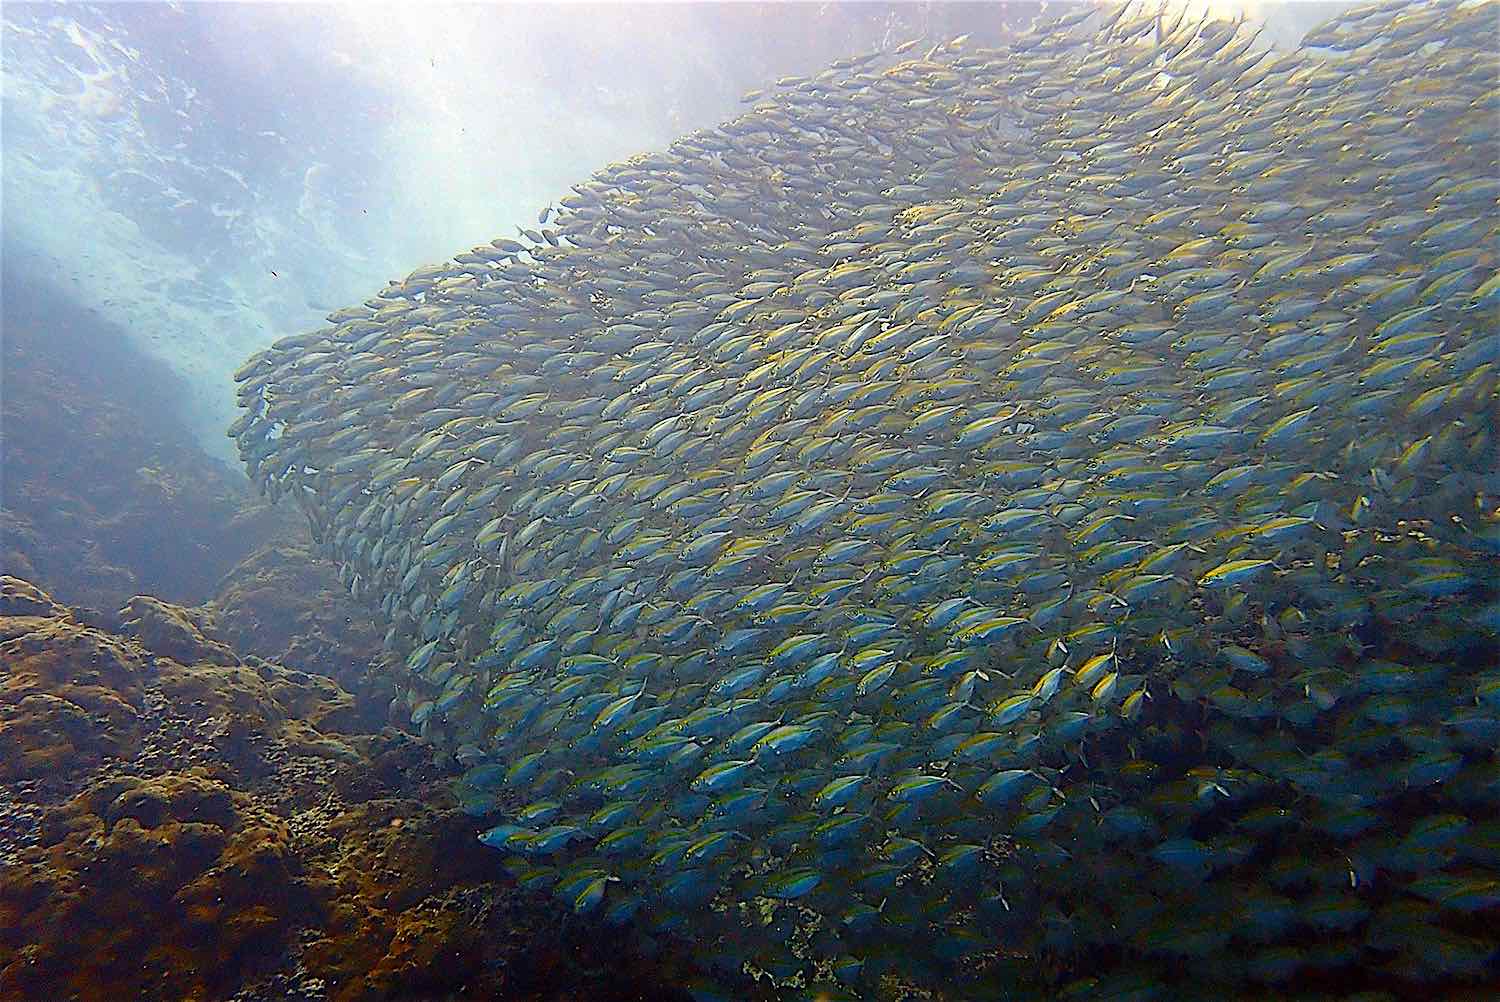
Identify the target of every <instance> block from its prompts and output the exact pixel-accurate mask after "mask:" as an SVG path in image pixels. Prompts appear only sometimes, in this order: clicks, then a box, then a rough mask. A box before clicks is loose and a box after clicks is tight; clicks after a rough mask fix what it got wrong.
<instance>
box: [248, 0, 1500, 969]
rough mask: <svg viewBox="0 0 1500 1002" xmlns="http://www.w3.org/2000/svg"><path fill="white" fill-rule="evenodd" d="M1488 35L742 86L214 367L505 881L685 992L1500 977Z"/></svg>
mask: <svg viewBox="0 0 1500 1002" xmlns="http://www.w3.org/2000/svg"><path fill="white" fill-rule="evenodd" d="M1494 17H1495V6H1494V4H1493V3H1491V2H1479V3H1473V2H1462V3H1456V2H1450V0H1441V2H1437V3H1431V4H1422V5H1415V4H1404V3H1391V2H1376V3H1372V4H1367V5H1364V6H1359V7H1354V8H1351V9H1350V10H1347V11H1345V12H1344V13H1342V14H1340V15H1338V16H1337V17H1335V18H1334V19H1333V20H1331V21H1330V22H1328V23H1327V24H1325V25H1323V26H1322V27H1319V28H1317V29H1315V30H1314V31H1312V32H1311V33H1309V35H1308V37H1307V38H1306V39H1305V40H1304V43H1303V45H1302V46H1301V47H1299V48H1296V49H1294V50H1291V51H1276V50H1273V49H1270V48H1268V46H1267V44H1266V43H1264V42H1263V41H1261V40H1260V38H1259V36H1258V33H1257V30H1256V28H1255V27H1254V26H1253V25H1250V24H1247V23H1243V22H1242V21H1225V20H1215V19H1212V18H1210V17H1207V16H1204V17H1198V16H1190V15H1187V14H1184V13H1183V12H1182V11H1181V10H1180V9H1176V10H1174V9H1165V8H1164V9H1158V8H1157V6H1156V5H1152V4H1125V5H1122V6H1115V7H1101V8H1095V7H1080V8H1076V9H1070V10H1067V11H1065V12H1063V13H1062V14H1060V15H1058V16H1053V15H1050V14H1045V13H1044V15H1043V16H1042V19H1041V20H1040V21H1038V23H1036V24H1035V25H1033V26H1032V27H1031V28H1030V29H1028V30H1026V31H1024V32H1022V33H1020V34H1018V35H1016V36H1014V37H1012V38H1010V40H1009V41H1008V42H1006V43H1005V44H1004V45H1002V46H1000V47H997V48H984V49H980V48H971V47H969V46H968V45H965V44H963V42H962V41H960V40H954V41H952V42H945V43H939V44H937V45H933V46H931V47H930V48H928V49H927V50H926V51H925V54H923V53H920V52H919V51H918V49H917V48H916V47H911V48H907V47H904V46H903V47H899V48H897V49H896V50H893V51H891V52H882V53H873V54H869V55H868V56H864V57H860V58H858V59H856V60H854V61H853V62H847V63H846V64H845V65H843V66H841V67H835V68H832V69H830V70H828V71H826V72H824V73H821V74H818V75H816V76H812V77H806V78H796V79H786V80H783V81H780V82H779V83H778V84H777V85H776V86H775V87H774V88H771V89H769V90H768V91H767V92H766V93H765V95H763V96H761V97H758V98H755V99H753V103H751V104H750V107H749V109H748V110H747V111H746V112H745V113H744V114H743V115H742V116H741V117H739V118H737V119H734V120H732V121H729V122H726V123H724V124H722V125H720V126H718V127H716V128H714V129H709V130H705V131H702V132H699V133H694V134H692V135H689V136H686V137H684V138H682V139H680V140H678V141H677V142H675V143H673V144H672V145H671V146H669V147H668V148H667V149H666V150H664V151H661V152H658V153H651V154H646V155H642V156H639V157H635V158H633V159H631V160H628V161H625V162H622V163H619V164H615V165H612V166H609V167H607V168H605V169H603V170H601V171H599V172H598V173H596V174H595V175H594V176H593V177H592V178H590V179H589V180H588V181H586V182H584V183H581V184H578V185H576V186H575V187H574V189H573V192H572V193H571V194H569V195H567V196H565V197H563V198H561V199H559V200H557V201H556V203H555V204H554V205H553V206H552V208H551V222H550V223H548V224H547V225H548V226H549V227H550V229H549V230H548V231H547V233H548V234H551V235H552V238H550V239H547V240H545V241H541V240H537V239H535V238H534V237H528V238H527V241H526V242H523V241H520V240H513V239H509V238H506V239H502V240H497V241H495V243H494V245H493V246H490V247H481V248H475V249H474V251H473V254H474V255H475V256H476V259H471V260H467V261H466V262H464V263H460V262H458V261H456V260H455V261H453V262H448V263H444V264H441V265H434V266H432V267H430V268H426V269H420V270H419V271H417V272H414V273H413V274H412V275H411V276H409V277H408V278H406V279H405V280H402V281H398V282H394V283H392V284H391V285H390V286H389V287H387V288H386V289H384V290H382V291H381V292H380V294H379V295H378V296H376V297H375V298H373V299H371V300H369V301H368V302H366V303H365V304H363V305H362V306H359V307H353V308H351V309H350V310H346V311H341V312H340V314H339V315H338V318H337V319H333V318H331V319H330V322H329V326H327V327H324V328H320V329H318V330H316V331H311V332H308V333H305V334H298V335H294V336H291V337H287V338H283V339H282V340H281V341H279V342H277V343H276V344H275V345H274V346H273V347H272V348H271V349H269V350H267V351H265V352H262V353H260V354H258V355H256V356H255V357H253V358H252V359H251V360H250V361H249V362H247V363H246V364H245V366H244V367H243V368H242V369H241V370H240V372H239V373H238V374H237V378H238V379H239V382H240V400H241V403H242V406H243V407H244V409H245V416H244V417H243V418H242V419H241V421H240V422H238V423H237V425H236V429H235V437H236V441H237V444H238V447H239V451H240V455H241V457H242V458H243V460H244V463H245V466H246V469H247V470H248V471H249V473H250V474H251V476H252V477H253V478H254V479H256V480H257V482H259V483H260V484H261V485H262V487H263V488H264V490H265V491H266V492H267V493H268V494H269V495H270V496H272V497H273V498H274V497H288V498H290V499H291V501H292V503H293V504H295V505H297V506H298V507H299V508H300V509H301V510H302V511H303V512H305V514H306V515H307V517H308V520H309V522H310V524H311V526H312V528H313V532H314V534H315V536H316V538H317V539H318V540H319V541H320V543H321V545H322V546H323V548H324V550H325V552H326V553H327V555H328V556H329V558H330V559H332V560H334V561H337V562H338V564H339V566H340V568H341V570H342V580H345V581H346V582H347V583H348V586H349V588H350V590H351V592H352V593H353V594H355V595H356V596H360V597H362V598H364V599H366V600H367V601H368V602H369V603H370V604H371V605H372V606H378V607H379V610H380V613H381V615H382V616H383V617H384V623H385V624H386V626H387V629H388V632H387V634H386V649H387V652H388V658H389V661H390V664H391V670H392V671H393V672H396V673H398V674H399V675H400V676H401V678H402V684H403V687H404V690H403V691H404V696H403V698H402V702H401V704H400V705H399V710H400V712H401V713H402V714H403V715H405V716H407V717H408V718H409V719H410V720H411V722H412V723H413V725H414V726H416V727H417V728H418V729H419V730H420V732H421V733H422V735H423V736H424V737H426V738H427V739H429V740H430V741H431V742H432V743H433V744H434V745H435V746H437V747H439V748H455V747H458V746H465V747H471V748H477V749H479V750H481V753H482V756H483V762H481V763H478V764H473V765H471V766H470V772H469V776H470V777H471V778H470V779H469V780H468V781H467V787H468V789H470V790H471V791H472V792H473V798H472V799H474V800H475V801H476V804H475V806H476V809H478V810H482V811H485V812H487V814H488V815H490V816H492V817H493V827H491V828H490V829H489V830H488V831H487V833H486V835H485V839H486V841H487V842H488V843H489V844H491V845H493V846H495V847H496V849H497V850H498V851H497V854H496V865H497V866H505V867H507V868H509V869H510V870H511V871H512V872H513V873H516V874H522V875H524V877H523V879H524V880H525V881H528V882H534V885H535V886H540V887H547V888H550V889H552V890H553V891H554V892H555V893H556V894H557V896H558V899H559V907H560V908H566V909H570V910H572V911H576V912H580V913H584V912H587V913H592V912H595V911H596V910H598V911H599V912H600V913H601V914H603V915H605V916H606V917H609V916H618V918H619V920H620V921H624V920H625V919H626V918H628V917H630V916H634V919H633V920H634V921H639V922H645V923H648V924H651V923H655V924H657V925H659V926H660V927H661V928H663V929H666V930H669V931H672V932H675V933H677V934H680V935H685V936H689V937H691V938H692V939H693V940H694V942H695V944H696V945H697V948H696V952H697V953H698V954H699V955H701V956H705V957H710V958H713V964H714V965H715V966H716V967H717V968H718V971H719V973H720V974H722V975H723V976H724V977H725V978H726V979H728V980H729V981H734V980H735V979H738V978H740V977H742V976H746V975H748V976H751V977H753V978H756V979H758V981H759V983H760V984H761V986H762V987H763V988H765V989H767V990H773V991H774V990H780V989H785V990H786V992H788V993H791V992H792V991H793V990H794V987H795V986H799V985H806V984H815V985H817V986H819V987H820V988H822V987H827V988H828V989H829V990H830V991H832V992H834V993H835V995H836V994H837V993H839V992H843V991H844V990H845V986H848V987H849V990H853V991H856V992H857V993H862V994H869V993H871V992H873V988H872V987H871V986H873V985H875V984H877V983H878V982H879V981H880V979H881V978H882V977H884V976H886V975H891V976H897V977H900V978H903V979H906V980H908V981H910V982H914V983H918V984H927V985H952V984H955V983H957V982H958V981H960V980H961V979H977V980H978V981H981V982H982V980H983V979H984V978H1003V977H1005V976H1006V971H1007V970H1008V969H1009V968H1008V965H1009V964H1010V962H1012V961H1015V962H1018V963H1023V965H1024V966H1026V967H1027V968H1028V972H1029V973H1028V975H1027V976H1028V977H1034V978H1039V979H1047V978H1051V979H1054V981H1055V983H1051V984H1049V985H1048V987H1049V989H1050V990H1052V991H1053V992H1056V993H1061V995H1063V996H1068V997H1072V996H1074V995H1076V996H1078V997H1092V995H1091V993H1098V994H1100V995H1104V996H1107V995H1108V994H1109V993H1110V992H1111V991H1126V990H1128V989H1130V986H1132V985H1137V984H1139V990H1140V991H1141V992H1142V993H1143V994H1148V993H1149V989H1151V988H1152V987H1153V986H1156V985H1158V984H1159V985H1162V986H1167V985H1171V986H1174V987H1173V988H1172V990H1173V991H1177V992H1178V993H1179V994H1180V993H1181V992H1182V991H1185V990H1187V989H1186V988H1185V986H1188V985H1190V986H1191V992H1192V993H1194V994H1197V995H1205V996H1208V997H1226V996H1229V995H1234V994H1249V995H1255V994H1257V993H1260V994H1264V993H1267V992H1277V991H1282V990H1286V989H1289V988H1297V987H1306V986H1307V985H1309V984H1311V985H1325V984H1327V983H1328V980H1327V979H1329V978H1337V979H1341V980H1340V982H1339V983H1341V984H1349V985H1365V986H1369V985H1372V984H1375V983H1377V982H1375V981H1373V980H1372V979H1373V977H1374V975H1373V974H1371V973H1370V972H1373V971H1377V970H1383V969H1386V968H1388V967H1399V968H1401V970H1402V971H1403V974H1402V977H1404V978H1407V979H1409V980H1411V981H1413V982H1418V983H1424V982H1426V983H1433V984H1437V983H1460V982H1464V981H1466V980H1478V979H1481V978H1483V977H1485V976H1486V975H1487V974H1488V975H1489V976H1491V977H1493V975H1494V973H1495V969H1494V964H1495V954H1496V943H1495V941H1494V937H1493V934H1492V933H1491V934H1490V936H1489V937H1488V938H1485V937H1484V935H1483V934H1481V933H1479V932H1476V929H1477V928H1478V927H1477V926H1476V925H1475V924H1474V923H1473V922H1471V921H1469V919H1468V918H1467V917H1468V916H1471V915H1473V914H1474V913H1475V912H1485V914H1486V916H1487V917H1488V918H1490V919H1493V918H1494V917H1495V916H1494V913H1493V910H1494V908H1495V907H1496V901H1497V899H1500V894H1497V892H1496V890H1495V887H1496V885H1495V880H1496V867H1497V865H1500V859H1497V856H1496V854H1495V851H1494V845H1495V835H1496V833H1497V828H1496V821H1495V820H1494V819H1495V817H1496V816H1497V815H1496V807H1497V804H1500V783H1497V782H1496V777H1497V775H1500V774H1497V772H1496V768H1497V762H1496V758H1495V745H1494V740H1493V736H1494V734H1495V733H1496V732H1497V730H1500V721H1497V720H1496V719H1495V713H1496V712H1500V711H1497V706H1496V700H1495V699H1494V698H1493V697H1494V690H1495V686H1494V684H1493V682H1494V678H1493V676H1494V667H1493V666H1494V652H1495V649H1496V641H1497V637H1496V630H1495V619H1496V617H1495V615H1494V607H1495V602H1496V600H1497V594H1496V593H1497V591H1500V573H1497V572H1500V553H1497V548H1496V546H1495V545H1494V540H1495V538H1496V532H1497V524H1500V509H1497V490H1500V474H1497V467H1496V463H1495V457H1496V456H1497V455H1500V449H1497V442H1496V438H1495V420H1494V419H1495V416H1496V413H1497V363H1500V306H1497V301H1496V294H1495V279H1494V275H1495V270H1496V267H1497V257H1500V244H1497V238H1500V217H1497V215H1496V212H1495V210H1496V197H1497V191H1496V188H1495V186H1494V184H1493V183H1492V181H1493V178H1494V177H1495V175H1496V171H1497V166H1500V165H1497V160H1496V151H1497V149H1500V146H1497V140H1500V135H1497V123H1500V117H1497V113H1500V82H1497V75H1500V63H1497V59H1496V56H1495V51H1496V50H1495V49H1494V48H1493V47H1492V43H1493V41H1494V32H1493V23H1494ZM1408 215H1409V216H1410V218H1409V219H1408V218H1407V216H1408ZM542 218H543V219H546V218H547V214H546V213H545V212H544V213H543V215H542ZM1450 255H1458V256H1457V257H1451V256H1450ZM1486 673H1488V674H1486ZM495 767H498V768H499V769H500V770H502V771H500V772H499V773H496V772H495V771H494V769H495ZM485 770H489V771H485ZM497 775H498V780H497V779H496V776H497ZM476 776H478V777H480V778H482V779H483V782H482V783H481V782H477V781H475V779H474V778H473V777H476ZM1356 814H1357V815H1358V816H1359V817H1360V818H1364V819H1366V820H1363V821H1361V822H1360V823H1359V824H1355V823H1354V822H1353V821H1352V820H1351V818H1352V817H1353V816H1354V815H1356ZM1464 825H1468V827H1467V828H1464V827H1463V826H1464ZM1460 830H1462V831H1463V834H1462V835H1458V834H1455V833H1457V832H1459V831H1460ZM1431 844H1442V845H1445V846H1449V847H1450V849H1448V850H1444V851H1442V852H1437V851H1427V849H1426V848H1424V847H1427V846H1429V845H1431ZM893 845H894V846H897V847H898V848H897V849H896V850H891V849H889V848H888V847H890V846H893ZM910 847H914V848H911V851H905V850H906V849H907V848H910ZM528 886H532V884H531V883H528ZM1292 915H1295V916H1297V917H1296V918H1292V917H1289V916H1292ZM1309 928H1311V929H1314V930H1317V931H1318V934H1319V935H1318V937H1316V938H1313V937H1310V935H1309V933H1308V931H1307V930H1308V929H1309ZM1493 928H1494V926H1493V923H1492V922H1491V925H1490V929H1491V930H1492V929H1493ZM1099 944H1107V945H1108V946H1109V948H1110V950H1109V956H1110V958H1112V959H1111V960H1110V961H1109V963H1111V964H1114V965H1117V966H1115V967H1112V968H1110V969H1108V970H1099V969H1096V968H1095V967H1093V966H1092V965H1093V964H1094V963H1095V962H1096V961H1097V960H1098V957H1099V955H1100V953H1099V951H1098V949H1097V947H1098V945H1099ZM1121 958H1123V959H1121ZM1044 972H1045V973H1044ZM1304 978H1305V979H1308V980H1306V981H1303V980H1299V979H1304ZM1360 979H1364V980H1360ZM1162 990H1163V991H1166V990H1167V989H1166V988H1165V987H1164V988H1163V989H1162Z"/></svg>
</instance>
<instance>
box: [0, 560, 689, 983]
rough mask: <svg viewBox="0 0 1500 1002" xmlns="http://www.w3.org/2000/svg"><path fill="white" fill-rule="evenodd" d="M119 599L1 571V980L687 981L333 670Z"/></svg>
mask: <svg viewBox="0 0 1500 1002" xmlns="http://www.w3.org/2000/svg"><path fill="white" fill-rule="evenodd" d="M121 619H122V621H123V622H124V623H125V624H126V626H125V628H124V629H123V630H122V631H119V632H111V631H109V630H106V629H103V628H100V627H98V626H93V625H89V624H88V623H87V622H85V621H84V620H83V618H81V617H80V616H79V615H78V614H76V613H74V612H72V611H70V610H68V609H66V608H64V607H62V606H60V605H58V604H57V603H55V602H53V601H52V599H51V598H49V597H48V596H47V595H46V594H45V593H43V592H41V591H40V590H39V589H37V588H35V587H34V586H32V585H29V584H27V583H26V582H24V581H19V580H17V579H14V578H0V770H3V773H0V791H3V792H0V861H3V862H4V863H5V866H4V867H3V871H0V997H4V998H7V999H9V998H20V999H56V998H77V999H82V1000H92V999H98V1000H105V999H119V998H180V999H214V998H227V997H230V996H233V997H235V998H237V999H241V1000H249V999H259V998H265V999H271V998H278V999H279V998H288V997H304V998H321V999H336V1000H355V999H396V998H402V999H409V998H440V997H450V996H455V995H460V994H462V995H464V996H466V997H494V998H500V997H505V998H538V999H539V998H558V999H561V998H579V999H582V998H589V999H624V998H669V997H672V995H671V992H670V990H669V989H667V988H666V987H664V986H663V985H661V984H660V983H658V982H657V981H653V980H652V976H651V975H648V974H647V973H645V972H659V966H657V965H659V964H660V959H659V958H653V959H651V960H649V961H648V960H647V959H645V958H644V957H643V956H642V955H641V954H640V952H639V950H638V948H637V947H636V946H633V945H632V944H633V942H634V941H633V940H632V939H631V937H630V936H629V935H627V934H624V933H621V932H618V931H610V932H609V933H608V934H605V933H604V931H603V930H602V929H599V928H596V927H592V926H589V925H586V924H582V923H580V922H579V921H578V920H565V919H564V918H562V917H560V916H561V915H562V914H564V913H560V911H559V909H557V907H556V906H555V904H554V903H552V902H549V901H545V900H540V899H534V898H532V897H530V896H529V895H527V894H525V893H523V892H521V891H519V890H517V889H516V888H515V887H514V886H513V885H512V884H511V883H510V882H509V881H508V879H507V878H505V877H504V876H503V874H502V872H501V870H500V869H499V868H498V867H497V866H496V861H495V858H494V854H493V853H492V852H491V851H490V850H488V849H486V848H485V847H484V846H482V845H480V844H479V843H478V841H477V840H476V835H477V832H478V831H479V829H480V827H482V826H481V825H480V824H479V823H478V822H476V821H475V820H474V819H472V818H470V817H468V816H466V815H465V814H463V813H462V812H461V811H459V810H457V808H456V806H455V804H454V801H453V799H452V797H451V795H450V794H449V793H448V791H447V784H448V779H449V777H447V776H446V775H444V774H443V773H442V772H441V771H440V770H439V769H438V768H437V767H436V766H434V765H433V764H432V758H431V755H430V753H429V752H428V750H427V749H426V748H424V747H423V746H422V745H421V744H419V743H418V742H417V741H416V740H415V739H414V738H413V737H411V736H410V735H407V734H404V733H401V732H397V731H394V730H390V729H385V730H380V731H376V732H373V733H371V732H370V731H369V730H368V728H366V727H365V725H364V722H363V720H362V717H361V715H360V714H359V713H358V712H357V711H356V703H355V700H354V698H353V697H352V696H351V695H350V694H349V693H348V692H346V691H345V690H344V689H343V688H341V687H340V686H339V685H337V684H336V683H335V682H333V681H331V680H330V679H328V678H325V677H322V676H320V675H316V674H311V673H308V672H302V671H298V670H295V669H292V668H288V667H284V666H282V665H280V664H277V663H274V662H270V661H266V660H263V659H261V658H259V657H256V656H254V655H248V654H247V655H243V656H242V655H240V654H238V653H236V652H235V651H234V650H233V649H232V648H231V647H230V646H229V645H227V644H226V643H225V642H224V641H223V640H222V639H220V638H219V637H218V636H217V635H216V633H215V631H216V625H215V622H214V619H213V617H212V616H211V615H209V614H207V613H205V611H204V610H201V609H200V610H192V609H184V608H181V607H177V606H172V605H169V604H167V603H164V602H161V601H158V600H155V599H150V598H145V597H136V598H133V599H131V600H130V602H129V603H128V604H127V606H126V608H125V609H124V610H122V612H121ZM655 976H656V977H658V978H659V977H660V974H659V973H656V975H655Z"/></svg>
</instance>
